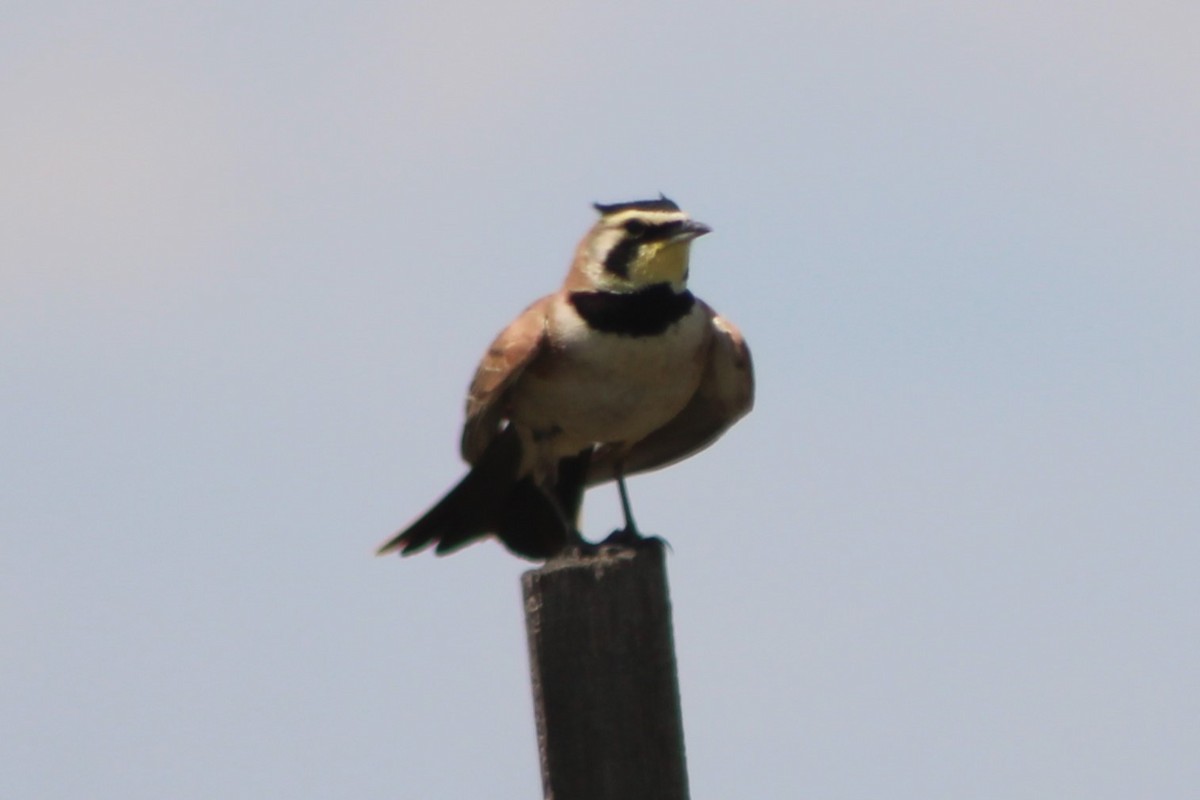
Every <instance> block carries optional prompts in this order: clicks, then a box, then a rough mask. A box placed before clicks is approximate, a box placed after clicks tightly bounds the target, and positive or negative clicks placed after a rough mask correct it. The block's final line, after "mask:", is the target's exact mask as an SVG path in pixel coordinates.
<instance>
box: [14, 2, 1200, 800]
mask: <svg viewBox="0 0 1200 800" xmlns="http://www.w3.org/2000/svg"><path fill="white" fill-rule="evenodd" d="M1198 36H1200V6H1197V5H1196V4H1194V3H1186V2H1176V1H1173V2H1155V0H1138V2H1132V0H1116V1H1115V2H1106V3H1095V2H1091V3H1082V2H1058V3H1045V2H1032V1H1031V0H1015V2H1007V3H971V4H961V3H960V4H951V3H942V2H916V1H903V2H895V3H866V2H848V3H836V4H835V3H810V2H799V3H797V2H761V3H758V2H747V3H713V2H692V3H682V2H626V1H619V2H610V3H603V4H601V3H578V2H510V3H483V2H473V3H465V2H447V1H446V0H441V1H440V2H428V3H418V2H393V3H362V2H347V3H336V4H334V3H313V2H290V3H282V2H270V1H268V2H260V3H251V4H246V3H242V2H239V3H232V2H214V3H205V4H199V3H191V4H162V3H122V2H111V3H97V2H76V3H68V2H57V1H54V0H52V1H50V2H44V1H43V2H36V3H33V2H13V3H7V4H6V5H5V7H4V11H3V23H2V25H0V473H2V474H0V547H2V550H0V639H2V641H3V643H4V644H3V649H2V652H0V719H2V720H3V723H2V724H0V761H2V762H3V764H4V766H3V769H0V796H3V797H5V798H38V799H39V800H49V799H50V798H55V799H57V798H89V800H109V799H110V798H111V799H112V800H118V799H119V800H139V799H140V798H147V800H149V799H150V798H153V799H154V800H160V799H161V798H172V800H192V799H193V798H195V799H200V798H204V799H205V800H209V799H211V798H216V797H221V798H263V797H287V798H293V800H311V799H315V798H342V797H354V798H362V799H363V800H365V799H366V798H413V800H430V799H431V798H464V797H481V798H500V799H503V800H507V799H508V798H513V799H514V800H516V799H517V798H533V797H539V796H540V784H539V777H538V765H537V754H536V747H535V741H534V728H533V718H532V710H531V699H530V688H529V683H528V675H527V662H526V652H525V638H524V637H525V634H524V627H523V618H522V612H521V604H520V599H519V598H520V594H519V576H520V573H521V572H522V571H523V570H524V569H527V568H529V566H530V565H528V564H527V563H525V562H522V561H520V560H518V559H516V558H514V557H512V556H510V555H508V554H507V553H506V552H505V551H504V550H503V549H502V548H501V547H500V546H499V545H497V544H495V543H493V542H489V543H484V544H480V545H477V546H474V547H472V548H469V549H468V550H466V551H463V552H461V553H460V554H457V555H455V556H454V557H452V558H446V559H438V558H435V557H433V556H432V555H428V554H425V555H422V556H421V557H418V558H412V559H409V560H404V561H402V560H400V559H395V558H389V559H376V558H374V557H373V555H372V553H373V549H374V547H375V546H377V545H378V544H379V543H380V542H382V541H383V540H384V539H385V538H387V537H389V536H390V535H392V534H393V533H394V532H395V531H396V530H397V529H399V528H400V527H402V526H403V525H404V524H406V523H407V522H408V521H409V520H411V519H412V518H413V517H415V516H416V515H417V514H419V513H420V512H422V511H423V510H424V509H425V508H426V507H427V506H428V505H429V504H430V503H431V502H432V501H433V500H435V499H436V498H437V497H438V496H439V495H440V494H441V492H442V491H443V490H445V489H446V488H447V487H449V486H450V485H451V484H452V483H453V482H454V481H456V480H457V479H458V477H459V476H460V475H461V473H462V471H463V467H462V465H461V464H460V462H459V461H458V456H457V439H458V433H459V425H460V423H461V413H462V400H463V393H464V390H465V387H466V384H467V382H468V380H469V379H470V376H471V374H472V372H473V369H474V366H475V363H476V361H477V360H478V358H479V357H480V355H481V354H482V353H483V351H484V349H485V347H486V346H487V344H488V342H489V341H490V339H491V337H492V336H493V335H494V334H495V332H496V331H497V330H499V328H501V327H502V326H503V325H505V324H506V323H507V322H508V321H509V320H510V319H511V318H512V317H513V316H514V315H515V314H516V313H517V312H518V311H519V310H520V309H521V308H522V307H523V306H524V305H525V304H526V303H527V302H528V301H530V300H532V299H533V298H535V297H537V296H539V295H541V294H544V293H546V292H549V291H551V290H553V289H554V288H555V287H556V286H557V284H558V282H559V280H560V279H561V276H562V274H563V272H564V271H565V269H566V266H567V262H568V260H569V257H570V254H571V252H572V248H573V246H574V244H575V242H576V241H577V239H578V237H579V236H580V235H581V234H582V233H583V231H584V230H585V229H586V228H587V227H588V226H589V225H590V224H591V222H592V219H593V216H594V215H593V212H592V210H591V209H590V207H589V204H590V203H591V202H592V201H595V200H599V201H604V202H615V201H621V200H629V199H635V198H641V197H647V196H655V195H656V194H657V193H658V192H659V191H662V192H665V193H667V194H668V195H669V196H671V197H672V198H674V199H675V200H677V201H678V202H679V203H680V204H681V205H682V206H683V207H684V208H686V209H688V210H689V211H691V212H692V213H693V214H694V216H695V217H696V218H697V219H700V220H702V221H704V222H706V223H708V224H710V225H712V226H713V228H714V230H715V232H714V233H713V234H712V235H711V236H708V237H705V238H704V239H703V240H701V241H700V242H698V243H697V245H696V248H695V251H694V257H693V261H692V274H693V278H692V288H693V290H694V291H695V292H696V293H697V294H698V295H699V296H701V297H703V298H704V299H706V300H707V301H708V302H710V303H711V304H712V305H714V306H715V307H716V308H718V309H719V310H720V311H721V312H722V313H724V314H726V315H727V316H729V317H730V318H731V319H732V320H734V321H735V322H736V323H737V324H738V325H739V326H740V327H741V328H742V330H743V332H744V333H745V334H746V336H747V338H748V340H749V342H750V344H751V347H752V349H753V352H754V356H755V361H756V367H757V373H758V404H757V407H756V409H755V411H754V413H753V414H751V416H749V417H748V418H746V419H745V420H744V421H742V422H741V423H740V424H739V425H737V426H736V427H735V428H734V429H733V430H732V431H731V432H730V433H729V434H728V435H727V436H726V437H725V438H724V439H723V440H722V441H721V442H720V443H719V444H717V445H716V446H714V447H713V448H712V449H710V450H708V451H706V452H704V453H703V454H701V455H700V456H697V457H696V458H694V459H692V460H690V461H688V462H686V463H684V464H681V465H679V466H676V467H673V468H671V469H669V470H666V471H663V472H660V473H655V474H652V475H648V476H645V477H640V478H637V479H635V480H633V481H632V482H631V485H630V491H631V494H632V498H633V502H634V508H635V510H636V512H637V515H638V519H639V521H640V522H641V523H642V525H643V527H644V528H646V529H647V530H649V531H652V532H655V533H658V534H661V535H663V536H665V537H666V538H668V539H669V540H670V541H671V542H672V544H673V545H674V552H673V553H672V554H671V556H670V559H669V571H670V578H671V590H672V595H673V599H674V608H675V630H676V642H677V649H678V658H679V668H680V682H681V688H682V699H683V710H684V723H685V729H686V736H687V747H688V762H689V769H690V776H691V783H692V793H693V796H694V797H695V798H697V800H699V799H700V798H793V797H795V798H829V799H831V800H833V799H842V798H846V799H849V798H882V797H887V798H914V799H915V798H920V799H921V800H930V799H931V798H946V799H947V800H963V799H964V798H972V799H973V798H989V799H990V798H994V799H995V800H1013V799H1014V798H1039V799H1040V798H1055V800H1069V799H1071V798H1079V799H1080V800H1085V799H1086V800H1105V799H1106V798H1112V799H1113V800H1117V799H1118V798H1120V799H1121V800H1125V799H1126V798H1131V797H1153V798H1183V797H1191V796H1194V792H1195V788H1196V786H1197V785H1200V759H1197V758H1196V753H1197V752H1200V681H1198V679H1197V676H1198V675H1200V638H1198V637H1197V630H1200V581H1198V580H1197V569H1198V565H1200V420H1198V414H1197V410H1198V408H1200V309H1198V304H1200V148H1198V147H1197V141H1198V140H1200V49H1198V48H1197V46H1196V42H1197V37H1198ZM619 520H620V512H619V507H618V505H617V502H616V497H615V492H613V491H612V490H611V488H609V487H604V488H601V489H598V490H595V491H593V492H592V493H590V494H589V497H588V502H587V504H586V507H585V528H586V531H587V532H588V533H589V534H590V535H592V536H594V537H599V536H603V535H604V534H606V533H607V532H608V531H609V530H611V529H612V528H613V527H615V526H616V525H617V524H618V522H619ZM582 678H583V676H581V679H582Z"/></svg>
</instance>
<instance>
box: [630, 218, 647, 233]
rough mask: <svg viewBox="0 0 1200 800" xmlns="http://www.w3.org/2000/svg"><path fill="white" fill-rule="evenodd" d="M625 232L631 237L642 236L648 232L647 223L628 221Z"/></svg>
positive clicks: (636, 220)
mask: <svg viewBox="0 0 1200 800" xmlns="http://www.w3.org/2000/svg"><path fill="white" fill-rule="evenodd" d="M625 232H626V233H628V234H629V235H630V236H641V235H642V234H643V233H645V232H646V223H644V222H642V221H641V220H640V219H631V220H626V222H625Z"/></svg>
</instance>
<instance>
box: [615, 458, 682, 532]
mask: <svg viewBox="0 0 1200 800" xmlns="http://www.w3.org/2000/svg"><path fill="white" fill-rule="evenodd" d="M613 471H614V472H615V473H616V476H617V492H619V493H620V495H621V511H622V513H624V515H625V527H624V528H622V529H620V530H617V531H613V532H612V533H611V534H610V535H609V537H608V538H607V539H605V540H604V541H603V542H601V545H602V546H604V545H607V546H615V547H644V546H646V545H648V544H653V545H662V544H666V542H665V541H664V540H663V539H660V538H659V537H657V536H643V535H642V532H641V531H639V530H638V527H637V523H636V522H634V521H633V508H632V507H631V506H630V504H629V490H628V489H627V488H625V465H624V464H622V463H621V462H619V461H618V462H617V464H616V467H615V468H614V470H613Z"/></svg>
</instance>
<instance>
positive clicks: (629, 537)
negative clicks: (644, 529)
mask: <svg viewBox="0 0 1200 800" xmlns="http://www.w3.org/2000/svg"><path fill="white" fill-rule="evenodd" d="M599 546H600V547H613V548H617V547H624V548H628V549H630V550H641V549H642V548H645V547H665V548H667V549H668V550H670V549H671V543H670V542H668V541H667V540H666V539H664V538H662V537H661V536H643V535H642V533H641V531H639V530H638V529H637V528H632V527H628V526H627V527H624V528H618V529H617V530H615V531H613V532H612V533H610V534H609V535H608V538H607V539H605V540H604V541H602V542H600V544H599Z"/></svg>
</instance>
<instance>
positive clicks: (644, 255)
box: [377, 194, 754, 561]
mask: <svg viewBox="0 0 1200 800" xmlns="http://www.w3.org/2000/svg"><path fill="white" fill-rule="evenodd" d="M593 207H594V208H595V210H596V211H597V212H598V213H599V219H597V220H596V222H595V224H594V225H593V226H592V227H591V228H590V229H589V230H588V231H587V233H586V234H585V235H584V236H583V238H582V240H581V241H580V242H579V245H578V246H577V247H576V249H575V255H574V258H573V260H572V262H571V266H570V268H569V270H568V271H567V275H566V278H565V279H564V281H563V283H562V285H561V287H560V288H559V289H558V290H557V291H556V292H554V293H552V294H549V295H546V296H545V297H542V298H541V299H539V300H537V301H535V302H534V303H532V304H531V305H529V306H528V307H527V308H526V309H525V310H524V311H523V312H521V313H520V314H519V315H518V316H517V318H516V319H515V320H513V321H512V323H510V324H509V325H508V327H506V328H505V329H504V330H503V331H501V332H500V334H499V335H498V336H497V337H496V338H495V340H494V341H493V342H492V344H491V346H490V347H489V348H488V350H487V352H486V354H485V355H484V356H483V359H482V361H481V362H480V363H479V366H478V368H477V369H476V372H475V375H474V378H473V380H472V381H471V384H470V388H469V389H468V392H467V403H466V420H465V423H464V425H463V431H462V439H461V453H462V457H463V459H464V460H465V461H466V462H467V464H468V465H469V466H470V470H469V471H468V472H467V474H466V475H465V476H464V477H463V478H462V480H460V481H459V483H458V484H456V485H455V486H454V487H453V488H452V489H450V491H449V492H447V493H446V494H445V495H444V496H443V497H442V498H441V499H440V500H439V501H438V502H437V503H436V504H435V505H434V506H433V507H432V508H430V509H429V510H428V511H427V512H425V514H423V515H422V516H421V517H419V518H418V519H417V520H416V521H414V522H413V523H412V524H411V525H409V526H408V527H407V528H406V529H404V530H403V531H401V532H400V533H398V534H397V535H395V536H394V537H393V538H392V539H390V540H389V541H387V542H386V543H385V544H383V545H382V546H381V547H380V548H379V549H378V551H377V552H378V554H379V555H384V554H388V553H393V552H399V553H400V554H401V555H410V554H413V553H416V552H420V551H422V550H424V549H426V548H428V547H431V546H432V547H434V548H435V552H436V553H437V554H439V555H444V554H447V553H451V552H454V551H456V550H458V549H460V548H462V547H464V546H466V545H468V544H471V543H473V542H476V541H479V540H481V539H485V538H487V537H489V536H495V537H497V538H498V539H499V540H500V542H501V543H502V544H503V545H504V546H505V547H506V548H507V549H508V550H509V551H511V552H512V553H514V554H516V555H517V556H520V557H523V558H526V559H529V560H531V561H544V560H549V559H551V558H554V557H556V556H561V555H564V554H569V553H579V552H581V551H585V550H587V549H588V548H589V547H591V548H596V547H598V546H599V545H591V544H589V543H588V542H587V541H586V540H585V539H584V538H583V536H582V534H580V533H579V531H578V519H579V512H580V509H581V506H582V502H583V494H584V491H585V489H587V488H590V487H592V486H595V485H597V484H601V483H606V482H609V481H616V483H617V488H618V491H619V496H620V501H621V509H622V513H623V516H624V527H623V528H621V529H618V530H617V531H614V533H613V534H612V535H611V536H609V537H608V539H606V540H604V542H602V543H601V544H602V545H608V546H633V545H637V544H638V543H641V542H645V541H649V540H650V539H652V538H653V537H645V536H643V535H642V533H641V531H640V530H639V529H638V527H637V525H636V524H635V522H634V518H633V512H632V509H631V506H630V501H629V494H628V490H627V488H626V485H625V479H626V478H627V477H628V476H630V475H634V474H637V473H641V472H646V471H649V470H653V469H657V468H660V467H664V466H667V465H670V464H673V463H675V462H677V461H680V460H682V459H684V458H687V457H688V456H691V455H693V454H694V453H696V452H698V451H700V450H702V449H704V448H706V447H707V446H709V445H710V444H712V443H713V442H714V441H716V439H717V438H718V437H720V436H721V435H722V434H723V433H725V431H726V430H727V429H728V428H729V427H730V426H731V425H733V424H734V423H735V422H736V421H737V420H739V419H740V418H741V417H743V416H744V415H745V414H747V413H749V411H750V410H751V408H752V406H753V404H754V374H753V366H752V363H751V358H750V350H749V347H748V346H747V345H746V341H745V339H744V338H743V337H742V334H741V332H740V331H739V330H738V328H737V327H736V326H735V325H734V324H733V323H732V322H730V321H729V320H727V319H726V318H725V317H722V316H720V315H719V314H717V313H716V312H715V311H714V310H713V309H712V308H711V307H710V306H709V305H708V304H706V303H705V302H703V301H702V300H700V299H699V298H697V297H695V296H694V295H693V294H692V293H691V292H690V291H689V290H688V288H687V282H688V277H689V262H690V255H691V248H692V243H693V242H694V241H695V240H696V239H697V238H699V237H701V236H703V235H705V234H707V233H709V232H710V231H711V228H709V226H707V225H705V224H703V223H701V222H697V221H695V220H693V219H692V218H691V216H690V215H689V214H688V213H687V212H685V211H683V210H681V209H680V207H679V206H678V204H676V203H675V202H674V201H672V200H670V199H668V198H667V197H666V196H665V195H662V194H660V195H659V197H658V198H657V199H651V200H635V201H630V202H620V203H611V204H602V203H593Z"/></svg>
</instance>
